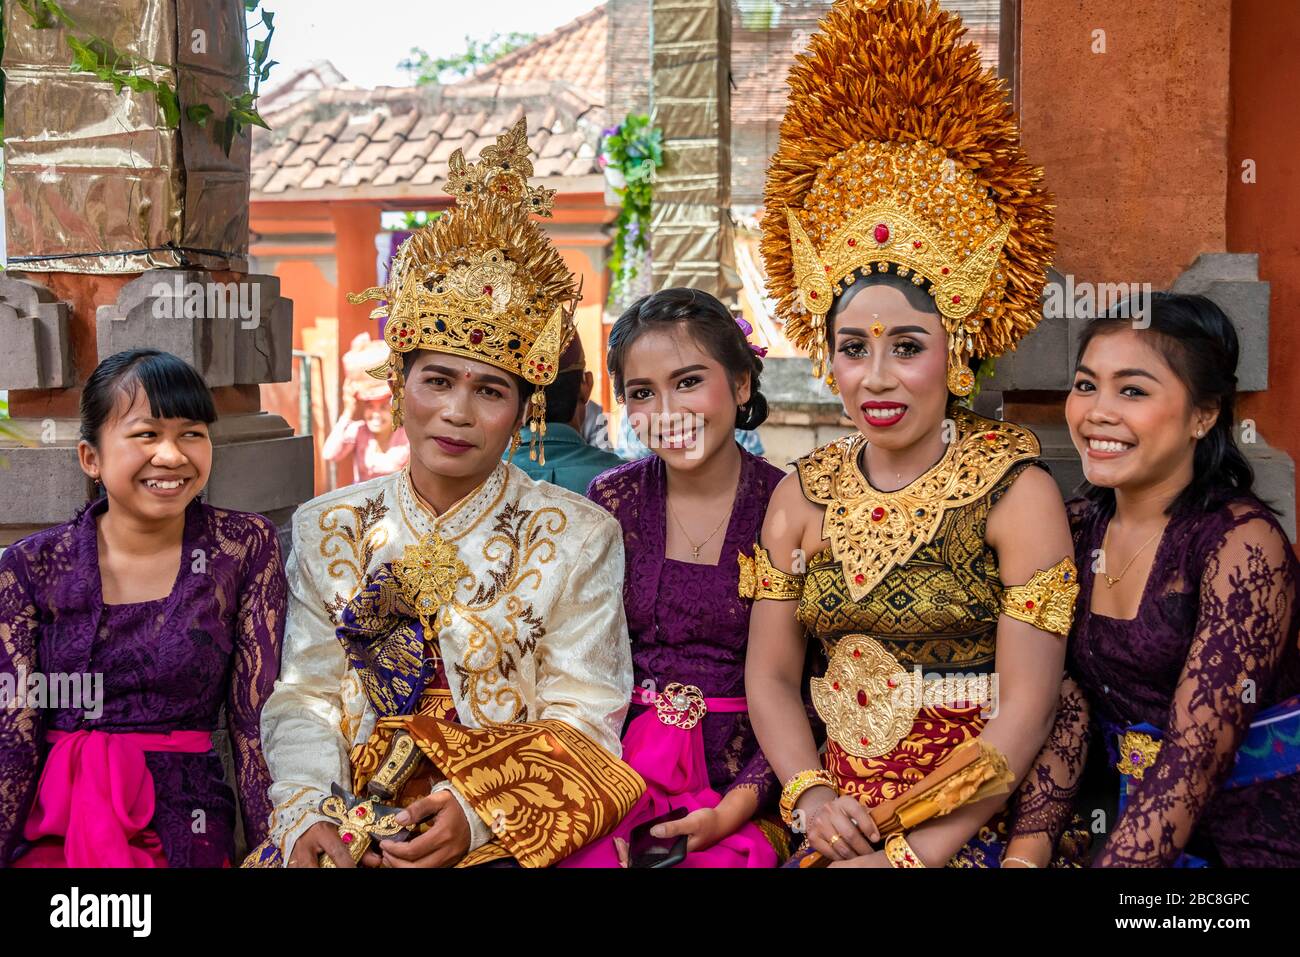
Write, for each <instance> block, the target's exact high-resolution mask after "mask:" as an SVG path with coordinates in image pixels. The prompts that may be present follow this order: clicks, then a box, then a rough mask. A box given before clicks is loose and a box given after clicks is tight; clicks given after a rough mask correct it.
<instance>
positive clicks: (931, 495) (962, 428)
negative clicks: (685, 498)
mask: <svg viewBox="0 0 1300 957" xmlns="http://www.w3.org/2000/svg"><path fill="white" fill-rule="evenodd" d="M949 415H950V416H951V418H952V420H953V422H954V424H955V434H954V437H953V441H951V442H950V443H948V449H947V451H945V452H944V455H943V458H941V459H940V460H939V461H938V463H937V464H935V465H934V466H933V467H932V468H931V469H930V470H929V471H928V472H926V473H925V474H924V475H922V476H921V477H920V478H918V479H917V480H916V481H914V482H912V483H911V484H910V485H908V486H906V487H904V488H901V489H899V490H898V491H896V492H881V491H878V490H877V489H875V488H873V487H872V485H871V483H870V482H869V481H867V478H866V476H865V475H863V473H862V469H861V468H860V467H859V466H858V456H859V454H860V453H861V452H862V448H863V446H864V445H866V441H867V440H866V437H865V436H864V435H862V434H861V433H854V434H853V435H850V436H846V437H845V438H842V439H839V440H838V441H835V442H832V443H831V444H829V445H826V446H823V447H822V448H820V449H817V450H816V451H814V452H811V453H810V454H808V455H806V456H805V457H804V458H802V459H800V460H799V465H798V467H799V481H800V484H801V485H802V487H803V493H804V497H805V498H807V499H808V500H809V501H811V502H816V503H817V504H819V505H824V506H826V513H825V517H824V518H823V519H822V537H823V538H825V539H828V540H829V541H830V543H831V554H832V555H833V556H834V557H835V560H836V561H838V562H839V563H840V567H841V568H842V569H843V571H844V581H845V583H846V585H847V586H848V590H849V595H850V597H852V598H853V600H854V601H860V600H861V599H863V598H865V597H866V596H867V595H868V594H870V593H871V590H872V589H873V588H875V587H876V586H877V585H878V584H880V582H881V581H882V580H883V579H884V577H885V576H886V575H887V574H889V572H890V571H891V570H893V569H894V568H896V567H897V566H899V565H902V564H904V563H905V562H907V561H908V560H909V559H910V558H911V557H912V556H913V555H915V554H916V552H917V549H919V548H920V547H921V546H922V545H924V544H926V543H927V542H930V541H933V539H934V536H935V533H936V532H938V530H939V526H940V524H941V523H942V521H943V516H944V515H945V514H946V513H947V512H948V511H949V510H950V509H954V508H959V507H960V506H963V505H967V504H969V503H971V502H974V501H977V500H978V499H979V498H980V497H982V496H983V495H985V494H987V493H988V491H989V490H990V489H991V488H992V487H993V485H994V484H995V483H996V482H997V481H998V479H1000V478H1002V476H1003V475H1005V474H1006V473H1007V470H1008V469H1010V468H1011V466H1013V465H1015V464H1016V463H1017V462H1023V461H1025V460H1026V459H1032V458H1035V457H1037V455H1038V454H1039V445H1038V439H1037V438H1036V437H1035V436H1034V434H1033V433H1032V432H1030V431H1029V430H1028V429H1024V428H1021V427H1020V426H1018V425H1013V424H1012V423H1010V422H1000V421H998V420H996V419H986V418H984V417H983V416H981V415H976V414H975V413H974V412H971V411H970V410H969V409H964V408H961V407H960V406H952V407H950V408H949Z"/></svg>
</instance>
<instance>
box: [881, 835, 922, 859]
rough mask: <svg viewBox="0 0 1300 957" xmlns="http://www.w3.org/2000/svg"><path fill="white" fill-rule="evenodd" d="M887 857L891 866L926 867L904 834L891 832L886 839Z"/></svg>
mask: <svg viewBox="0 0 1300 957" xmlns="http://www.w3.org/2000/svg"><path fill="white" fill-rule="evenodd" d="M885 859H886V860H888V861H889V866H890V867H925V864H924V862H922V860H921V858H920V857H919V856H917V853H916V851H914V850H912V845H911V844H908V843H907V838H905V837H904V836H903V835H902V834H891V835H890V836H889V839H888V840H887V841H885Z"/></svg>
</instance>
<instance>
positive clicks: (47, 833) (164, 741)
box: [13, 730, 212, 867]
mask: <svg viewBox="0 0 1300 957" xmlns="http://www.w3.org/2000/svg"><path fill="white" fill-rule="evenodd" d="M46 740H47V741H49V742H50V744H51V745H52V746H51V748H50V752H49V754H48V755H47V756H46V758H45V766H44V767H43V768H42V769H41V777H40V781H39V783H38V784H37V786H36V800H35V802H34V803H33V804H32V810H31V813H30V814H28V816H27V823H26V825H25V826H24V828H23V837H24V838H25V839H26V840H27V841H30V842H31V843H32V845H33V846H32V848H31V850H29V851H28V852H27V853H25V854H24V855H23V856H22V857H20V858H18V860H17V861H15V862H14V864H13V866H14V867H166V866H167V859H166V857H165V856H164V855H163V852H162V842H161V841H160V840H159V839H158V835H157V834H155V833H154V832H153V831H152V830H149V828H148V825H149V822H150V821H151V820H153V813H154V801H155V795H154V783H153V775H152V774H150V773H149V767H148V765H147V764H146V763H145V758H144V756H145V752H146V751H178V752H184V753H186V754H202V753H203V752H206V751H209V750H211V748H212V733H211V732H209V731H172V732H170V733H168V734H149V733H122V734H117V733H113V732H108V731H87V730H82V731H71V732H69V731H51V732H50V733H49V734H48V735H46Z"/></svg>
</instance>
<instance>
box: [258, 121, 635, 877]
mask: <svg viewBox="0 0 1300 957" xmlns="http://www.w3.org/2000/svg"><path fill="white" fill-rule="evenodd" d="M526 134H527V127H526V122H525V121H524V120H520V121H519V123H518V124H517V125H516V126H515V127H514V128H513V129H512V130H510V131H509V132H508V133H506V134H504V135H503V136H501V137H499V138H498V140H497V143H496V145H495V146H491V147H488V148H487V149H485V150H484V151H483V153H482V156H481V158H480V160H479V161H478V162H475V163H468V162H466V160H465V158H464V156H463V154H462V153H461V152H460V151H459V150H458V151H457V152H456V153H455V154H454V155H453V156H452V158H451V162H450V169H451V175H450V179H449V180H448V183H447V192H448V193H449V194H451V195H452V196H453V197H455V199H456V205H455V207H454V208H453V209H452V210H450V211H449V212H446V213H444V214H443V215H442V216H441V217H440V218H439V219H438V220H437V221H436V222H435V223H434V224H432V225H430V226H428V227H425V228H424V229H422V230H420V231H419V232H417V233H415V234H414V235H412V236H411V238H410V239H408V240H407V241H406V242H405V243H404V244H403V245H402V247H401V249H400V250H399V251H398V253H397V255H396V257H395V258H394V263H393V268H392V270H391V273H390V277H389V282H388V285H387V287H383V288H374V289H369V290H367V291H366V292H364V293H361V294H360V295H359V296H356V297H352V298H353V301H361V300H364V299H372V300H380V301H382V302H383V303H385V305H382V306H380V307H379V308H377V309H376V310H375V311H374V313H372V316H373V317H374V318H379V319H382V320H384V326H383V335H384V340H385V342H387V344H388V346H389V348H390V350H391V353H390V356H389V360H388V362H387V363H386V364H385V365H384V366H381V367H380V368H379V369H376V370H372V371H371V374H372V375H374V376H376V377H377V378H386V379H387V380H388V382H389V384H390V386H391V388H392V392H393V413H394V419H395V421H396V422H397V424H403V423H404V424H405V428H406V432H407V435H408V437H409V439H410V443H411V460H410V465H409V466H408V468H407V469H405V470H403V471H402V472H399V473H397V474H395V475H389V476H384V477H381V478H377V479H374V480H372V481H369V482H365V483H362V484H360V485H354V486H351V487H349V488H345V489H340V490H338V491H335V492H330V493H328V494H326V495H322V496H321V497H319V498H317V499H314V500H313V501H311V502H308V503H307V504H306V505H304V506H302V507H301V508H300V509H299V510H298V512H297V514H296V516H295V519H294V528H293V552H292V554H291V556H290V558H289V562H288V578H289V585H290V604H289V611H288V616H287V622H286V626H285V643H284V654H283V664H282V667H281V670H280V680H279V681H278V682H277V683H276V686H275V691H274V692H273V693H272V695H271V697H270V698H269V699H268V701H267V702H266V705H265V707H264V709H263V711H262V740H263V747H264V751H265V754H266V760H267V765H268V767H269V769H270V771H271V776H272V778H273V779H274V783H273V784H272V786H271V799H272V802H273V803H274V805H275V809H274V811H273V812H272V820H271V837H270V839H269V840H268V841H267V842H265V843H264V844H262V845H261V846H260V847H258V848H256V849H254V851H253V852H252V853H251V854H250V855H249V858H248V860H247V862H246V865H247V866H278V865H290V866H305V867H312V866H318V865H319V866H340V867H350V866H354V865H356V864H361V865H364V866H387V867H443V866H468V865H472V864H481V863H488V862H492V861H502V860H507V859H512V860H513V861H515V862H517V863H518V864H520V865H523V866H525V867H545V866H548V865H550V864H553V863H555V862H556V861H558V860H560V859H562V858H564V857H565V856H567V855H568V854H571V853H572V852H573V851H575V850H577V849H578V848H580V847H582V846H583V845H585V844H587V843H589V842H590V841H592V840H594V839H596V838H598V837H600V836H602V835H603V834H604V833H605V832H606V831H607V830H609V829H610V828H611V827H612V826H613V825H614V824H615V823H617V821H618V820H619V819H620V818H621V817H622V816H623V814H625V813H626V812H627V810H628V809H629V808H630V807H631V806H632V804H633V803H634V802H635V800H636V799H637V798H638V797H639V796H640V794H641V791H642V790H643V788H644V783H643V782H642V781H641V779H640V777H639V776H638V775H637V774H636V773H635V772H634V771H632V770H631V769H630V768H629V767H627V766H626V765H625V764H623V763H622V762H621V761H619V760H618V757H619V754H620V745H619V733H620V731H621V730H622V726H623V719H624V715H625V713H626V710H627V707H628V701H629V696H630V693H631V689H632V665H631V658H630V652H629V643H628V637H627V625H626V622H625V619H624V616H623V603H622V597H621V596H622V583H623V548H622V537H621V533H620V530H619V526H618V524H617V523H616V522H614V521H613V519H611V518H610V517H609V515H608V514H607V513H606V512H605V511H604V510H602V509H600V508H599V507H597V506H595V505H593V504H592V503H591V502H589V501H587V500H586V499H584V498H582V497H581V496H578V495H575V494H573V493H571V492H566V491H564V490H562V489H558V488H556V487H555V486H551V485H543V484H540V483H537V482H534V481H533V480H532V479H530V478H529V477H528V476H527V475H525V474H524V472H523V471H521V470H520V469H519V468H517V467H516V466H514V465H511V464H509V463H505V462H502V454H503V452H505V451H506V449H507V447H508V446H509V447H510V449H511V451H513V449H514V447H515V446H516V445H517V443H518V441H519V430H520V428H521V426H522V425H523V424H524V422H525V420H527V421H528V424H529V427H530V430H531V434H532V435H533V436H534V437H538V438H540V436H541V435H543V434H544V429H545V424H544V423H545V394H544V392H543V389H544V387H545V386H546V385H547V384H549V383H550V382H552V381H553V380H554V378H555V375H556V371H557V368H558V364H559V357H560V354H561V352H562V351H563V349H564V347H565V346H566V345H567V344H568V342H569V340H570V339H571V338H572V337H573V334H574V329H573V322H572V316H573V309H574V307H575V305H576V304H577V301H578V298H579V290H578V289H577V287H576V285H575V283H574V280H573V276H572V275H571V274H570V273H569V271H568V269H567V268H566V267H565V266H564V263H563V261H562V260H561V258H560V256H559V254H558V253H557V252H556V251H555V249H554V248H553V247H552V246H551V245H550V243H549V242H548V241H547V239H546V236H545V234H544V233H543V232H542V230H541V228H540V227H539V226H538V224H537V222H536V221H535V220H534V219H533V218H532V215H533V214H537V215H549V214H550V209H551V204H552V201H553V196H554V194H553V191H551V190H544V189H540V188H538V187H532V186H529V184H528V177H529V176H530V175H531V173H532V164H531V163H530V161H529V158H528V143H527V139H526Z"/></svg>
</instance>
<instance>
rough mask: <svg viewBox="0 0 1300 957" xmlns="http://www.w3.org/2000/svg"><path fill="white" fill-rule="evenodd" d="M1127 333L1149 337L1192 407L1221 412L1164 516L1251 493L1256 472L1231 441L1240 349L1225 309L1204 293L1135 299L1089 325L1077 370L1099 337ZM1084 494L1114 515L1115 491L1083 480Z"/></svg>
mask: <svg viewBox="0 0 1300 957" xmlns="http://www.w3.org/2000/svg"><path fill="white" fill-rule="evenodd" d="M1142 299H1146V317H1147V318H1148V319H1149V321H1150V324H1149V325H1148V326H1147V327H1146V328H1144V329H1138V328H1137V327H1135V326H1134V324H1133V318H1131V317H1134V316H1137V315H1138V312H1137V311H1136V310H1137V308H1138V307H1139V306H1141V304H1142V303H1141V300H1142ZM1123 329H1135V331H1137V332H1139V333H1141V334H1142V335H1144V336H1150V337H1151V345H1152V346H1153V347H1154V348H1155V349H1156V350H1157V351H1158V352H1159V353H1160V354H1161V356H1163V357H1164V360H1165V362H1167V363H1168V364H1169V368H1170V369H1172V370H1173V372H1174V375H1175V376H1177V377H1178V380H1179V381H1180V382H1182V384H1183V386H1184V387H1185V388H1186V389H1187V392H1188V394H1189V396H1190V397H1191V401H1192V406H1193V407H1194V408H1217V409H1218V410H1219V417H1218V419H1216V420H1215V423H1214V425H1213V427H1211V429H1210V431H1209V433H1208V434H1207V435H1206V436H1205V437H1204V438H1202V439H1199V440H1198V441H1197V443H1196V452H1195V454H1194V457H1193V459H1192V481H1191V482H1190V483H1189V484H1188V486H1187V487H1186V488H1185V489H1183V490H1182V492H1180V493H1179V495H1178V497H1177V498H1175V499H1174V500H1173V502H1171V503H1170V505H1169V508H1168V509H1166V514H1169V515H1172V514H1174V512H1176V511H1179V510H1182V509H1195V510H1198V511H1209V510H1211V509H1214V508H1217V507H1218V506H1220V505H1222V504H1223V503H1225V502H1227V501H1229V500H1231V499H1233V498H1237V497H1240V496H1242V495H1250V494H1253V493H1252V486H1253V485H1254V482H1255V470H1254V469H1252V468H1251V467H1250V463H1249V462H1248V461H1247V460H1246V456H1245V455H1243V454H1242V451H1241V449H1240V448H1238V447H1237V442H1236V440H1235V438H1234V437H1233V424H1234V419H1233V407H1234V405H1235V404H1236V398H1237V359H1238V356H1239V352H1240V347H1239V346H1238V342H1237V331H1236V330H1235V329H1234V328H1233V327H1232V322H1231V321H1230V320H1229V319H1228V317H1227V316H1226V315H1224V314H1223V310H1222V309H1220V308H1219V307H1218V306H1217V305H1215V304H1214V302H1212V301H1211V300H1209V299H1207V298H1205V297H1204V296H1193V295H1184V294H1177V293H1169V292H1155V293H1151V294H1150V295H1149V296H1140V297H1138V298H1135V299H1130V300H1128V301H1127V302H1123V303H1120V304H1119V305H1117V306H1116V307H1115V308H1113V309H1112V310H1111V311H1110V312H1109V313H1108V314H1107V315H1105V316H1099V317H1098V318H1096V319H1093V320H1092V321H1091V322H1089V323H1088V325H1087V326H1086V327H1084V330H1083V334H1082V335H1081V337H1080V339H1079V350H1078V353H1077V354H1076V355H1075V359H1074V364H1075V366H1076V368H1077V367H1078V365H1079V364H1080V363H1081V362H1082V361H1083V354H1084V352H1085V351H1086V350H1087V348H1088V344H1089V343H1090V342H1092V340H1093V339H1095V338H1096V337H1097V336H1099V335H1105V334H1106V333H1109V332H1117V331H1120V330H1123ZM1081 490H1082V493H1083V495H1084V497H1085V498H1087V499H1088V500H1089V501H1091V502H1092V503H1094V504H1095V505H1099V506H1101V507H1102V509H1103V510H1105V511H1106V512H1112V511H1114V508H1115V491H1114V489H1109V488H1102V487H1100V486H1095V485H1093V484H1091V483H1090V482H1086V481H1085V482H1084V483H1083V485H1082V486H1081Z"/></svg>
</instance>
